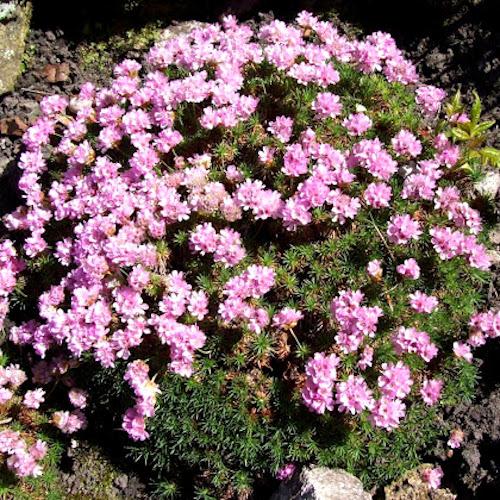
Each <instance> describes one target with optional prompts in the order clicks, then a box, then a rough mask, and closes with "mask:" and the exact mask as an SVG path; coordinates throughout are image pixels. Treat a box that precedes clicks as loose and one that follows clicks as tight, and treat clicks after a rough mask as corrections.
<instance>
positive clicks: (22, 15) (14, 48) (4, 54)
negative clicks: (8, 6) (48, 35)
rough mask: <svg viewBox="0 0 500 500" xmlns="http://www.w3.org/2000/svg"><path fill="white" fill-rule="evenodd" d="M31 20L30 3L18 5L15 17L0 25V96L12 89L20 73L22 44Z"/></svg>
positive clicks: (22, 52)
mask: <svg viewBox="0 0 500 500" xmlns="http://www.w3.org/2000/svg"><path fill="white" fill-rule="evenodd" d="M30 20H31V3H30V2H27V3H26V4H25V5H18V6H17V7H16V15H15V16H14V17H13V19H11V20H9V21H7V22H6V23H0V95H2V94H5V93H6V92H10V91H11V90H12V89H13V88H14V84H15V82H16V79H17V77H18V75H19V73H20V71H21V62H22V59H23V54H24V44H25V39H26V35H27V34H28V31H29V25H30Z"/></svg>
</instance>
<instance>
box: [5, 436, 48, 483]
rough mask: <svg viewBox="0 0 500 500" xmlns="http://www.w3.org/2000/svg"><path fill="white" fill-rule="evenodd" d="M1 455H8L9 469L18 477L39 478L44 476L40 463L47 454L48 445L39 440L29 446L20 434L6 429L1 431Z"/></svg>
mask: <svg viewBox="0 0 500 500" xmlns="http://www.w3.org/2000/svg"><path fill="white" fill-rule="evenodd" d="M0 453H5V454H6V455H7V457H8V458H7V460H6V464H7V467H8V469H9V470H11V471H12V472H13V473H14V474H15V475H16V476H18V477H29V476H31V477H37V476H41V475H42V467H41V465H40V464H39V462H40V461H41V460H43V458H44V457H45V455H46V454H47V443H45V442H44V441H42V440H40V439H39V440H37V441H36V442H35V443H34V444H32V445H31V446H28V444H27V443H26V441H25V440H24V439H23V438H22V436H21V434H20V433H19V432H16V431H12V430H9V429H6V430H3V431H0Z"/></svg>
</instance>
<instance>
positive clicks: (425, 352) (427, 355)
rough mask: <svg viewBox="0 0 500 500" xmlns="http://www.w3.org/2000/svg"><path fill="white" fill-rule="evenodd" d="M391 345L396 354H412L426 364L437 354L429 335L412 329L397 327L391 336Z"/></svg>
mask: <svg viewBox="0 0 500 500" xmlns="http://www.w3.org/2000/svg"><path fill="white" fill-rule="evenodd" d="M392 344H393V346H394V350H395V351H396V354H398V355H401V354H403V353H405V352H406V353H414V354H417V355H418V356H420V357H421V358H422V359H423V360H424V361H426V362H427V363H428V362H429V361H430V360H431V359H432V358H434V357H435V356H436V355H437V353H438V349H437V347H436V346H435V344H433V343H432V342H431V339H430V337H429V334H428V333H427V332H422V331H419V330H417V329H416V328H413V327H410V328H406V327H404V326H401V327H399V328H398V329H397V330H396V332H395V333H394V334H393V336H392Z"/></svg>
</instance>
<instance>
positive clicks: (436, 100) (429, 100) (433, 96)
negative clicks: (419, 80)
mask: <svg viewBox="0 0 500 500" xmlns="http://www.w3.org/2000/svg"><path fill="white" fill-rule="evenodd" d="M445 97H446V92H445V91H444V90H442V89H440V88H438V87H434V86H432V85H422V86H420V87H418V88H417V90H416V98H415V100H416V101H417V104H418V105H419V106H420V107H421V108H422V111H423V112H424V114H426V115H428V116H430V117H432V116H434V115H435V114H436V113H437V112H438V111H439V109H440V107H441V103H442V102H443V100H444V98H445Z"/></svg>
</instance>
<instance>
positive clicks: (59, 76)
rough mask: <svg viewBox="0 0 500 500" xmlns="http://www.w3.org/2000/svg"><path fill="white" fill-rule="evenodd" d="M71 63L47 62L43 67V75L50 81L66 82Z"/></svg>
mask: <svg viewBox="0 0 500 500" xmlns="http://www.w3.org/2000/svg"><path fill="white" fill-rule="evenodd" d="M69 74H70V69H69V64H68V63H66V62H64V63H61V64H47V65H46V66H45V67H44V68H43V69H42V76H43V77H44V79H45V80H46V81H47V82H49V83H58V82H65V81H66V80H67V79H68V78H69Z"/></svg>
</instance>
